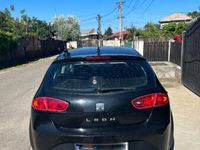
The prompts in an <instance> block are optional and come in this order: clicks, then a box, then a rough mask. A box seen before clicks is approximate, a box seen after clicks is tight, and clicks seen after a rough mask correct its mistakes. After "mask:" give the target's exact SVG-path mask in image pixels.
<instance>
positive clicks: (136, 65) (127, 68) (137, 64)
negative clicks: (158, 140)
mask: <svg viewBox="0 0 200 150" xmlns="http://www.w3.org/2000/svg"><path fill="white" fill-rule="evenodd" d="M154 85H155V77H154V74H153V72H152V70H151V68H150V67H149V65H147V63H146V62H145V61H135V60H134V61H133V60H127V61H124V60H119V61H117V60H113V61H103V62H101V61H80V62H62V63H61V62H60V63H54V64H52V65H51V67H50V69H49V71H48V73H47V75H46V77H45V80H44V86H45V89H49V90H63V91H66V92H70V93H77V92H78V93H88V92H89V93H96V92H99V91H104V90H111V91H112V90H113V91H114V90H115V89H116V90H120V89H121V90H123V89H124V90H126V89H127V90H138V89H147V88H151V87H152V86H154Z"/></svg>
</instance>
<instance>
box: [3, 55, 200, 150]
mask: <svg viewBox="0 0 200 150" xmlns="http://www.w3.org/2000/svg"><path fill="white" fill-rule="evenodd" d="M52 60H53V58H47V59H43V60H40V61H38V62H34V63H31V64H28V65H24V66H21V67H17V68H11V69H8V70H3V71H0V149H1V150H28V149H29V136H28V124H29V117H30V108H31V101H32V98H33V96H34V94H35V92H36V90H37V89H38V86H39V85H40V82H41V80H42V78H43V76H44V73H45V72H46V70H47V68H48V66H49V64H50V63H51V61H52ZM169 85H170V84H169ZM167 90H168V91H169V95H170V98H171V105H172V110H173V113H174V121H175V142H176V143H175V150H200V125H199V124H200V117H199V114H200V98H199V97H198V96H196V95H194V94H193V93H192V92H190V91H189V90H187V89H186V88H185V87H183V86H182V85H180V84H174V83H173V84H172V86H171V87H170V86H167Z"/></svg>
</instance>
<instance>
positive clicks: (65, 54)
mask: <svg viewBox="0 0 200 150" xmlns="http://www.w3.org/2000/svg"><path fill="white" fill-rule="evenodd" d="M63 47H64V51H63V55H64V57H68V56H70V53H69V51H68V49H67V46H66V42H65V41H63Z"/></svg>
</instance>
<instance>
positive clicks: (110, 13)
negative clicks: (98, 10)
mask: <svg viewBox="0 0 200 150" xmlns="http://www.w3.org/2000/svg"><path fill="white" fill-rule="evenodd" d="M116 10H117V7H115V8H114V9H113V10H112V11H110V12H109V13H108V14H105V15H103V16H102V18H105V17H108V16H110V15H112V14H113V13H114V12H115V11H116Z"/></svg>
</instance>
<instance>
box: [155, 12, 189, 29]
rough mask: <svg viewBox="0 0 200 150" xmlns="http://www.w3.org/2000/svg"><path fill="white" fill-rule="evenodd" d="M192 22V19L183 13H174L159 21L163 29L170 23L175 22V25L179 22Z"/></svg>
mask: <svg viewBox="0 0 200 150" xmlns="http://www.w3.org/2000/svg"><path fill="white" fill-rule="evenodd" d="M191 20H192V17H190V16H188V15H186V14H182V13H174V14H171V15H170V16H167V17H165V18H163V19H161V20H160V21H159V23H160V26H161V28H162V27H163V26H164V25H166V24H169V23H172V22H175V23H179V22H190V21H191Z"/></svg>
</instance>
